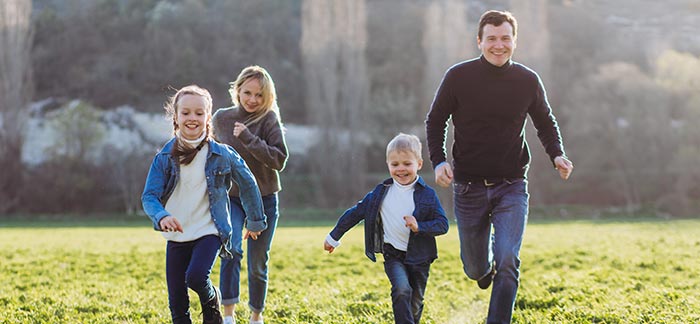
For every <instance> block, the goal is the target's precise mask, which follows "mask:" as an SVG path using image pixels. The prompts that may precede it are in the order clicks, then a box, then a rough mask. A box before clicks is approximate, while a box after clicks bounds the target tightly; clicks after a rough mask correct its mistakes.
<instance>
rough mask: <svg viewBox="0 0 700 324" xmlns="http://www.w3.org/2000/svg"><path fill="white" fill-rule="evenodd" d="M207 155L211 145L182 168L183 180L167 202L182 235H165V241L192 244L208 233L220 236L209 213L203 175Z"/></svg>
mask: <svg viewBox="0 0 700 324" xmlns="http://www.w3.org/2000/svg"><path fill="white" fill-rule="evenodd" d="M208 152H209V145H204V146H202V149H201V150H200V151H199V152H197V155H196V156H195V158H194V160H192V162H190V164H187V165H180V181H178V183H177V184H176V185H175V189H174V190H173V193H172V195H171V196H170V198H168V202H166V203H165V210H167V211H168V212H169V213H170V215H172V216H174V217H175V218H177V220H178V221H179V222H180V224H181V225H182V229H183V232H182V233H180V232H163V237H164V238H165V239H166V240H169V241H175V242H189V241H193V240H196V239H198V238H200V237H202V236H205V235H209V234H214V235H218V231H217V229H216V225H214V221H212V219H211V212H210V211H209V196H208V195H207V179H206V175H205V174H204V166H205V164H206V162H207V154H208Z"/></svg>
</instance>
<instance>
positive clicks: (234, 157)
mask: <svg viewBox="0 0 700 324" xmlns="http://www.w3.org/2000/svg"><path fill="white" fill-rule="evenodd" d="M229 153H230V154H231V156H230V159H231V164H232V165H231V168H232V172H231V175H232V177H233V181H235V182H236V184H237V185H238V188H239V190H240V197H241V204H242V205H243V210H244V211H245V215H246V228H247V229H248V230H249V231H251V232H260V231H264V230H265V229H267V217H266V216H265V212H264V209H263V202H262V197H261V196H260V189H259V188H258V185H257V183H256V182H255V177H254V176H253V173H252V172H251V171H250V169H249V168H248V165H247V164H246V163H245V161H244V160H243V158H241V157H240V155H238V153H236V151H234V150H233V149H231V150H230V151H229Z"/></svg>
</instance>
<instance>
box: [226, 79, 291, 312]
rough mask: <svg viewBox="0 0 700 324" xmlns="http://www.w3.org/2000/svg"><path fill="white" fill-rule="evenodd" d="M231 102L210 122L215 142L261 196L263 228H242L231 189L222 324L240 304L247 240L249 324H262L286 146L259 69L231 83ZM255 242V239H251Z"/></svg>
mask: <svg viewBox="0 0 700 324" xmlns="http://www.w3.org/2000/svg"><path fill="white" fill-rule="evenodd" d="M229 92H230V93H231V99H232V100H233V103H234V106H233V107H229V108H221V109H219V110H217V111H216V113H215V114H214V118H213V126H214V138H215V139H216V140H217V141H219V142H222V143H225V144H228V145H231V146H233V148H234V149H236V151H237V152H238V153H239V154H240V155H241V157H242V158H243V160H245V162H246V163H247V164H248V166H249V167H250V170H251V171H252V172H253V175H255V179H256V180H257V183H258V186H259V187H260V193H261V194H262V196H263V197H262V200H263V205H264V208H265V215H267V221H268V229H267V230H265V231H263V232H262V233H261V234H260V235H259V236H257V237H256V236H253V235H255V234H257V233H252V234H251V235H248V234H246V235H245V236H243V237H242V238H241V236H240V235H241V229H242V227H243V223H244V220H245V219H246V216H247V214H248V212H247V210H245V209H242V208H241V191H240V190H239V188H236V187H235V186H234V187H233V188H232V189H231V191H230V193H229V195H230V196H231V226H232V227H233V237H232V239H231V245H230V248H231V252H233V259H231V260H221V283H220V288H221V293H222V296H223V301H222V302H223V304H224V316H225V317H224V320H225V323H227V324H231V323H235V318H236V317H235V315H234V307H235V304H237V303H238V302H239V300H240V271H241V259H242V257H243V249H242V248H241V241H242V239H247V238H248V237H251V238H252V239H253V241H251V240H248V244H247V246H248V293H249V298H250V302H249V304H248V306H249V307H250V309H251V311H252V314H251V317H250V323H252V324H262V323H263V318H262V312H263V309H264V308H265V297H266V294H267V278H268V267H267V266H268V260H269V252H270V246H271V244H272V237H273V235H274V234H275V228H276V227H277V218H278V215H279V207H278V201H277V192H278V191H280V189H281V188H282V187H281V185H280V179H279V172H280V171H282V169H284V165H285V163H286V162H287V144H286V143H285V139H284V132H283V130H282V122H281V118H280V115H279V109H278V107H277V94H276V92H275V83H274V82H273V81H272V78H271V77H270V74H269V73H267V71H266V70H265V69H263V68H261V67H259V66H249V67H247V68H245V69H243V71H241V73H240V74H239V75H238V78H237V79H236V81H234V82H231V89H230V90H229ZM256 239H257V240H256Z"/></svg>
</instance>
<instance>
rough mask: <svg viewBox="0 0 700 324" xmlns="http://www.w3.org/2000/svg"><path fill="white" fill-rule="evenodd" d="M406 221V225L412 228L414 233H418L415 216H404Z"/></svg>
mask: <svg viewBox="0 0 700 324" xmlns="http://www.w3.org/2000/svg"><path fill="white" fill-rule="evenodd" d="M403 220H404V222H406V227H408V228H410V229H411V231H412V232H413V233H418V222H417V221H416V218H415V217H413V216H404V217H403Z"/></svg>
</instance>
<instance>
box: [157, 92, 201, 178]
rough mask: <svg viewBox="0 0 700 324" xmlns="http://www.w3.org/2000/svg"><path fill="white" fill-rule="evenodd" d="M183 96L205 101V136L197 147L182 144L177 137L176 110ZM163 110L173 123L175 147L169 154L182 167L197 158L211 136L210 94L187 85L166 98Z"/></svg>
mask: <svg viewBox="0 0 700 324" xmlns="http://www.w3.org/2000/svg"><path fill="white" fill-rule="evenodd" d="M185 95H195V96H201V97H203V98H204V101H205V107H204V110H205V111H206V114H207V124H206V126H205V128H204V132H205V134H206V135H204V139H203V140H202V142H201V143H199V145H197V147H190V146H188V145H186V144H185V143H183V142H182V139H180V136H177V131H178V130H179V126H178V125H177V109H178V104H179V103H180V98H182V97H183V96H185ZM164 108H165V113H166V115H167V116H168V117H170V119H171V120H172V121H173V135H175V145H173V149H172V152H171V153H172V155H173V157H175V161H177V162H178V163H180V164H183V165H187V164H190V163H191V162H192V160H194V157H195V156H197V153H198V152H199V151H200V150H201V149H202V147H204V145H205V144H207V143H208V140H209V138H210V136H211V132H210V131H209V130H210V129H211V110H212V98H211V94H210V93H209V91H207V89H204V88H202V87H199V86H197V85H188V86H186V87H183V88H182V89H180V90H178V91H177V92H176V93H175V95H173V96H171V97H170V98H168V101H167V102H166V103H165V107H164Z"/></svg>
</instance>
